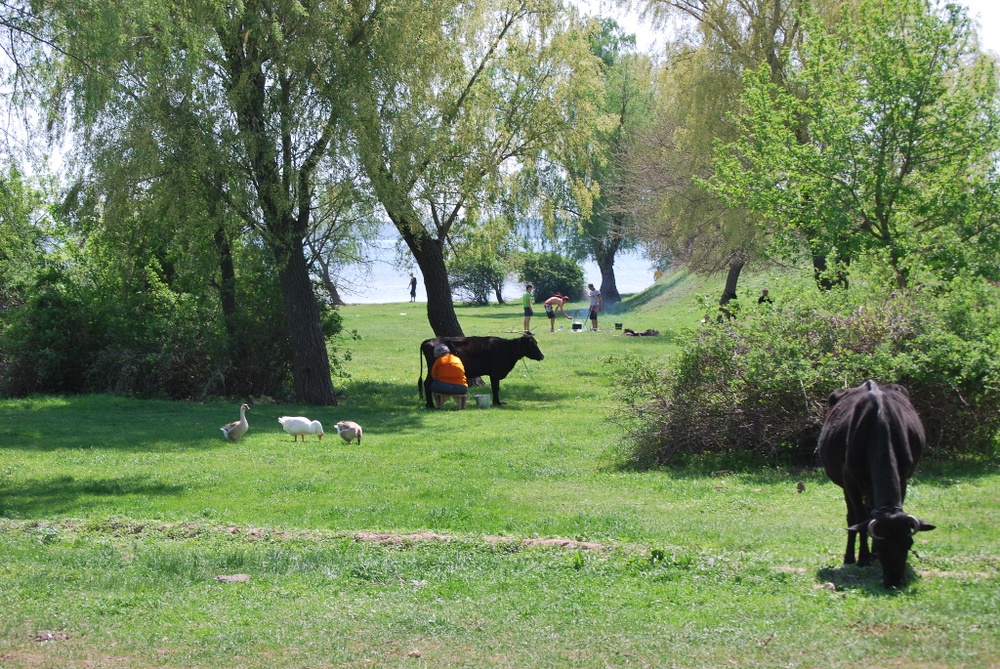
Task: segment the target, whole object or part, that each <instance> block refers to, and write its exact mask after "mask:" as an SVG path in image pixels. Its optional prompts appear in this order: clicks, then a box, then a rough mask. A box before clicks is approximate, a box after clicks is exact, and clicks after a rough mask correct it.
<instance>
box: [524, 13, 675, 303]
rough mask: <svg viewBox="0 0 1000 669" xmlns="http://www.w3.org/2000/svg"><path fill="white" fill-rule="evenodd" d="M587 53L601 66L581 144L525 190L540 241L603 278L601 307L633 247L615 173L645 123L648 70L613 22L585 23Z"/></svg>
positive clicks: (551, 158) (613, 293)
mask: <svg viewBox="0 0 1000 669" xmlns="http://www.w3.org/2000/svg"><path fill="white" fill-rule="evenodd" d="M588 28H589V43H590V49H591V52H592V53H593V54H594V56H595V57H596V58H597V59H598V62H599V63H600V77H601V96H600V98H599V100H600V104H599V106H598V107H597V108H596V110H595V112H596V113H595V114H593V115H592V116H590V117H589V118H588V117H580V118H579V119H578V122H579V123H587V122H589V123H591V124H592V129H591V133H590V137H589V141H588V142H587V143H586V144H580V143H578V142H572V141H569V142H560V143H559V144H557V145H556V146H554V147H552V150H551V151H548V152H546V154H545V156H544V158H545V159H544V160H539V161H536V162H535V163H534V165H533V169H531V170H527V171H526V172H527V174H526V175H525V177H526V179H525V183H529V184H532V183H537V187H538V188H540V189H541V190H542V192H543V193H544V202H543V207H542V210H543V219H544V222H545V234H546V236H547V237H549V238H550V239H553V240H558V243H559V247H560V250H561V251H564V252H565V251H569V255H571V256H572V257H576V258H583V257H589V258H593V260H594V262H595V263H596V264H597V266H598V269H599V270H600V272H601V281H600V289H601V296H602V298H603V299H604V303H605V304H614V303H616V302H619V301H620V300H621V296H620V294H619V292H618V285H617V280H616V277H615V259H616V256H617V255H618V253H619V252H620V251H627V250H630V249H633V248H635V247H636V246H637V245H638V235H637V234H636V223H635V215H634V212H633V211H632V210H630V209H629V208H628V207H627V206H626V201H625V198H624V194H625V192H626V191H627V182H626V179H625V176H624V175H623V173H622V170H621V163H622V158H623V156H624V155H625V151H626V146H627V145H628V143H629V142H631V141H635V140H636V139H637V137H638V136H639V135H640V133H641V131H642V130H643V128H644V127H645V126H646V125H647V124H648V122H649V121H650V119H651V118H652V117H651V113H650V109H651V102H652V100H653V88H654V83H655V82H654V77H653V65H652V62H651V60H650V59H649V57H648V56H646V55H643V54H638V53H636V52H635V36H634V35H630V34H627V33H626V32H625V31H624V30H623V29H622V28H621V26H619V25H618V23H617V22H615V21H614V20H613V19H600V20H598V19H591V20H590V22H589V24H588Z"/></svg>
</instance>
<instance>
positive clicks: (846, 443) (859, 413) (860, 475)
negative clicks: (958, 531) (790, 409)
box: [816, 380, 934, 588]
mask: <svg viewBox="0 0 1000 669" xmlns="http://www.w3.org/2000/svg"><path fill="white" fill-rule="evenodd" d="M924 441H925V438H924V426H923V425H922V424H921V423H920V418H919V416H917V412H916V411H915V410H914V408H913V405H912V404H910V395H909V393H908V392H907V391H906V388H904V387H902V386H898V385H896V384H887V385H883V386H880V385H878V384H877V383H875V382H874V381H870V380H869V381H865V382H864V383H862V384H861V385H860V386H858V387H857V388H846V389H842V390H835V391H834V392H833V393H832V394H831V395H830V397H829V398H828V399H827V414H826V420H825V421H824V422H823V430H822V432H820V435H819V444H818V445H817V447H816V454H817V455H818V456H819V459H820V461H821V462H822V463H823V468H824V469H825V470H826V473H827V476H829V477H830V480H831V481H833V482H834V483H836V484H837V485H839V486H840V487H841V488H843V489H844V500H845V501H846V502H847V526H848V527H847V551H846V553H845V554H844V564H853V563H854V540H855V537H856V536H857V535H860V541H861V547H860V549H859V551H858V566H861V567H865V566H867V565H868V564H870V562H871V556H872V555H873V554H874V555H877V556H878V559H879V561H880V562H881V563H882V583H883V585H885V587H887V588H894V587H896V586H899V585H902V583H903V581H904V580H905V572H906V555H907V552H908V551H909V550H910V547H911V546H913V535H914V534H916V533H917V532H922V531H927V530H933V529H934V526H933V525H928V524H927V523H925V522H924V521H922V520H920V519H919V518H917V517H915V516H911V515H909V514H907V513H905V512H904V511H903V499H904V498H905V497H906V482H907V480H909V478H910V476H912V475H913V472H914V470H915V469H916V468H917V462H919V461H920V454H921V452H922V451H923V448H924ZM869 534H870V535H871V537H872V552H871V553H869V551H868V535H869Z"/></svg>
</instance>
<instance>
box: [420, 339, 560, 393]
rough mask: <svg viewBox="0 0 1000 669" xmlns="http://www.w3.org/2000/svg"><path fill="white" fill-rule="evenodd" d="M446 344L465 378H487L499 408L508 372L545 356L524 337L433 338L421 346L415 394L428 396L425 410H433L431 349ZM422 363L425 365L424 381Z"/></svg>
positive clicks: (535, 343)
mask: <svg viewBox="0 0 1000 669" xmlns="http://www.w3.org/2000/svg"><path fill="white" fill-rule="evenodd" d="M438 344H445V345H447V346H448V348H449V349H450V350H451V352H452V353H454V354H455V355H456V356H458V358H459V360H461V361H462V364H463V365H465V375H466V376H467V377H468V378H470V379H472V378H475V377H477V376H488V377H490V387H491V388H492V390H493V404H495V405H497V406H499V405H500V404H501V402H500V380H501V379H505V378H507V375H508V374H510V370H512V369H514V365H516V364H517V361H518V360H520V359H521V358H530V359H532V360H542V359H543V358H544V357H545V356H544V355H542V352H541V351H540V350H539V348H538V342H536V341H535V338H534V337H531V336H529V335H525V336H523V337H518V338H517V339H502V338H501V337H435V338H434V339H426V340H424V342H423V343H421V344H420V353H421V358H420V377H419V378H418V379H417V392H418V393H420V394H421V396H424V395H426V396H427V408H428V409H433V408H434V403H433V400H432V399H431V374H430V368H431V367H433V366H434V347H435V346H437V345H438ZM424 360H426V361H427V380H426V381H424Z"/></svg>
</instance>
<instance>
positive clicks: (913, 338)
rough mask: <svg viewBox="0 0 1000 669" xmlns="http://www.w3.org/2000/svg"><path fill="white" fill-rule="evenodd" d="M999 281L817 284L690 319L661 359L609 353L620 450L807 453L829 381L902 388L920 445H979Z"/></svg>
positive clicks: (990, 407)
mask: <svg viewBox="0 0 1000 669" xmlns="http://www.w3.org/2000/svg"><path fill="white" fill-rule="evenodd" d="M998 298H1000V290H998V289H997V288H996V287H994V286H991V285H989V284H987V283H985V282H982V281H978V280H957V281H953V282H952V283H951V284H950V285H948V286H936V285H935V286H925V287H924V288H923V289H921V290H915V291H912V292H908V293H905V294H903V293H897V294H893V295H889V296H882V297H881V299H880V298H879V297H878V296H876V295H874V294H871V293H868V294H865V293H864V292H863V290H861V289H852V291H850V292H833V293H826V294H818V293H815V292H812V293H809V295H808V296H807V297H805V298H803V299H800V300H798V301H795V302H791V303H786V304H784V305H782V306H780V307H777V308H774V309H768V310H764V311H762V312H759V313H754V314H752V315H750V316H749V317H748V318H746V319H743V320H740V321H732V322H728V323H722V324H718V323H711V324H709V325H706V326H704V327H702V328H701V329H699V330H698V331H697V332H696V333H695V335H694V336H693V337H692V339H691V341H690V342H689V343H688V344H687V345H686V346H684V347H683V348H682V350H681V351H680V352H679V353H678V354H677V356H676V357H675V358H674V359H673V360H672V361H671V362H670V364H669V366H668V367H667V368H665V369H661V368H658V367H657V366H656V365H653V364H650V363H648V362H645V361H642V360H638V359H636V360H631V359H630V360H625V361H622V360H619V361H617V362H618V363H619V364H620V365H621V366H622V367H623V368H624V369H625V370H626V371H625V372H624V374H625V376H626V378H625V380H624V381H623V383H621V384H619V387H620V390H619V391H618V392H619V399H620V404H621V407H620V409H619V411H618V412H617V414H616V416H615V417H614V420H615V421H616V422H618V423H619V424H620V425H622V426H623V427H625V428H626V430H627V431H628V432H629V434H630V436H631V449H632V450H631V452H630V454H629V455H630V457H631V458H633V459H634V460H636V461H638V462H640V463H644V464H657V463H663V462H666V461H668V460H670V459H671V458H673V457H674V456H676V455H680V454H700V453H722V454H733V453H742V452H748V451H749V452H754V453H758V454H764V455H768V456H774V455H777V454H780V453H793V454H795V455H796V456H803V455H806V454H811V452H812V450H813V448H814V447H815V443H816V438H817V436H818V434H819V429H820V427H821V425H822V421H823V417H824V415H825V410H826V397H827V396H828V395H829V393H830V392H831V391H833V390H835V389H837V388H842V387H848V386H856V385H859V384H860V383H862V382H864V381H865V380H866V379H869V378H871V379H874V380H875V381H877V382H879V383H889V382H894V383H900V384H902V385H904V386H906V387H907V388H908V390H909V391H910V395H911V398H912V399H913V403H914V406H915V407H916V409H917V411H918V413H919V414H920V416H921V419H922V420H923V423H924V426H925V428H926V429H927V433H928V443H929V446H930V447H931V448H934V449H939V450H944V451H948V452H951V453H953V454H969V453H983V452H986V453H989V452H992V449H994V448H995V447H996V437H997V431H998V428H1000V412H998V410H997V406H998V405H997V400H998V390H1000V361H998V360H997V356H996V351H997V350H1000V335H998V330H997V329H996V327H995V325H994V324H995V323H996V322H998V319H1000V299H998Z"/></svg>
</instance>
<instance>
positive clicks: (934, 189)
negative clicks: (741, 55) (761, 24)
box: [710, 0, 1000, 288]
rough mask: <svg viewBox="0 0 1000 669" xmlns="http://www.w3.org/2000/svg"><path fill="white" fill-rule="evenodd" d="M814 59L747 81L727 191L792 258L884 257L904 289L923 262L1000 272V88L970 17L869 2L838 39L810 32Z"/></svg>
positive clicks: (851, 15) (808, 52) (956, 10)
mask: <svg viewBox="0 0 1000 669" xmlns="http://www.w3.org/2000/svg"><path fill="white" fill-rule="evenodd" d="M802 54H803V57H802V61H801V67H800V68H796V69H794V70H792V71H790V73H789V81H788V83H787V85H780V86H779V85H776V84H775V83H774V81H773V79H772V77H771V76H770V73H769V72H768V71H766V70H761V71H758V72H756V73H753V74H752V75H750V76H749V77H748V78H747V81H748V83H747V88H746V91H745V93H744V95H743V98H742V101H743V107H744V111H743V112H742V113H741V114H740V116H739V121H740V125H741V130H742V135H741V137H740V138H739V139H737V140H736V141H734V142H732V143H730V144H729V145H728V146H726V147H725V149H724V150H723V151H721V152H720V154H719V157H718V160H717V162H716V168H717V171H716V174H715V176H714V178H713V179H712V180H711V182H710V183H711V184H712V186H713V188H714V189H715V191H716V192H717V193H719V194H721V195H723V196H724V197H725V198H727V200H728V201H730V202H732V203H733V204H734V205H737V206H742V207H746V208H748V209H751V210H753V211H755V212H757V213H759V214H760V215H761V217H762V220H767V221H770V222H771V227H772V230H773V231H774V232H775V233H776V234H774V235H772V236H771V237H770V238H771V240H772V241H773V242H774V243H776V244H780V245H783V247H784V249H785V250H786V251H787V250H790V251H791V252H793V253H798V252H801V249H802V245H803V243H804V244H805V245H807V246H808V247H809V248H812V249H814V250H816V249H818V250H820V251H821V252H823V253H825V254H827V255H830V256H834V257H837V258H838V259H840V260H841V261H849V260H850V259H851V258H853V257H857V256H859V255H860V254H878V255H879V257H880V258H881V259H883V260H884V261H885V262H886V263H887V264H888V266H890V267H891V268H892V270H893V272H894V275H895V282H896V285H897V286H898V287H900V288H902V287H905V286H906V283H907V274H908V270H909V266H910V262H911V260H913V259H914V258H917V257H920V258H922V261H923V262H929V263H931V264H932V265H934V266H935V267H936V269H942V270H946V271H948V272H952V273H953V272H955V271H957V270H959V269H960V268H961V267H962V266H969V265H976V264H978V263H980V262H981V258H982V255H981V253H980V252H979V251H975V250H973V249H982V248H984V247H987V248H990V249H993V252H992V254H991V255H993V256H994V262H990V263H988V266H989V267H993V269H992V273H993V274H995V273H996V270H995V252H996V249H997V246H996V243H997V240H998V237H997V235H998V231H997V227H998V223H1000V220H998V211H1000V210H998V203H997V197H996V196H997V192H998V185H1000V181H998V167H997V166H998V158H1000V89H998V77H997V70H996V65H995V62H994V61H993V60H992V59H991V58H988V57H986V56H984V55H982V54H979V53H978V52H977V50H976V46H975V41H974V36H973V33H972V30H971V26H970V23H969V20H968V18H967V17H966V15H965V13H964V10H963V9H962V8H960V7H959V6H957V5H947V6H945V7H943V8H936V7H932V6H931V5H930V4H929V3H928V2H926V0H905V1H901V2H898V3H894V4H892V5H887V4H886V3H882V2H876V1H872V0H866V1H865V2H862V3H860V5H859V6H858V7H857V8H856V10H852V9H851V8H850V7H848V8H846V9H845V10H844V15H843V17H842V18H841V20H840V21H839V22H838V23H837V25H836V27H835V28H834V29H827V28H826V27H824V26H823V24H822V23H821V22H819V21H817V20H815V19H812V20H810V22H809V39H808V40H806V42H805V45H804V47H803V52H802ZM803 138H806V139H805V140H804V141H803ZM974 269H975V270H976V271H982V270H985V269H988V267H987V266H979V267H975V268H974Z"/></svg>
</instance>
